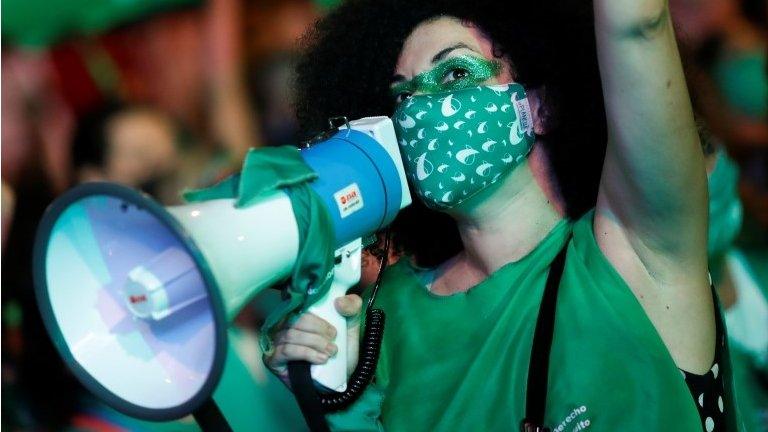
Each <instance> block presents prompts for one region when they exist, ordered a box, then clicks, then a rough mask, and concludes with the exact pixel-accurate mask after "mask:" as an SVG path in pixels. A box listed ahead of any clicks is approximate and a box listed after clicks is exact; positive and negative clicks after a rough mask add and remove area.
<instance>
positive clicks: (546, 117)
mask: <svg viewBox="0 0 768 432" xmlns="http://www.w3.org/2000/svg"><path fill="white" fill-rule="evenodd" d="M526 94H527V95H528V104H529V105H530V106H531V115H533V132H534V133H535V134H536V135H546V134H547V132H549V131H550V130H551V129H552V122H553V116H552V111H551V110H550V109H549V104H547V90H546V87H544V86H540V87H534V88H530V89H526Z"/></svg>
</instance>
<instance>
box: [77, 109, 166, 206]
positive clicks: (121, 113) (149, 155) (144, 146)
mask: <svg viewBox="0 0 768 432" xmlns="http://www.w3.org/2000/svg"><path fill="white" fill-rule="evenodd" d="M178 135H179V132H178V131H177V127H176V125H175V124H174V122H173V121H172V120H171V118H170V117H169V116H168V115H165V114H163V113H162V112H161V111H159V110H157V109H153V108H150V107H146V106H139V105H122V104H119V103H108V104H106V105H105V106H104V107H102V108H100V109H98V110H96V111H94V112H92V113H90V114H88V115H86V116H84V117H83V118H82V119H80V120H79V121H78V125H77V128H76V130H75V134H74V138H73V144H72V159H73V161H72V162H73V167H74V170H75V172H74V176H75V178H74V182H75V183H83V182H91V181H107V182H114V183H120V184H123V185H125V186H128V187H132V188H135V189H140V190H142V191H144V192H146V193H148V194H150V195H152V196H154V197H155V198H157V199H158V200H160V202H162V203H166V204H172V203H177V202H178V192H179V186H178V184H177V183H178V181H177V179H176V178H175V177H174V173H176V172H177V170H178V167H179V165H180V163H179V157H180V150H179V149H178V145H177V141H178V139H177V137H178Z"/></svg>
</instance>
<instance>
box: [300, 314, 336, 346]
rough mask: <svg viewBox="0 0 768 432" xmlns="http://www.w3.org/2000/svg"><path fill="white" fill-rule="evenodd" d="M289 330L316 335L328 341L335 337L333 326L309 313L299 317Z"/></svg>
mask: <svg viewBox="0 0 768 432" xmlns="http://www.w3.org/2000/svg"><path fill="white" fill-rule="evenodd" d="M291 328H293V329H296V330H301V331H305V332H308V333H314V334H318V335H320V336H324V337H326V338H328V339H329V340H333V339H334V338H335V337H336V328H335V327H334V326H332V325H331V324H330V323H329V322H328V321H326V320H324V319H322V318H320V317H318V316H317V315H313V314H311V313H305V314H302V315H301V316H299V318H298V319H297V320H296V321H295V322H294V323H293V324H291Z"/></svg>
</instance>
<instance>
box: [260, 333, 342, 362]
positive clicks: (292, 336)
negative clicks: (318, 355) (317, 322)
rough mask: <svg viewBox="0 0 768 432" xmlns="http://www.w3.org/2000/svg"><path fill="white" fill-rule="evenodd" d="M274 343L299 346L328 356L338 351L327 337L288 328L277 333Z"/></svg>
mask: <svg viewBox="0 0 768 432" xmlns="http://www.w3.org/2000/svg"><path fill="white" fill-rule="evenodd" d="M275 343H276V344H277V345H299V346H304V347H307V348H312V349H313V350H315V351H319V352H322V353H325V354H328V355H329V356H333V355H334V354H336V352H337V351H338V348H337V347H336V344H334V343H333V342H331V341H330V339H328V338H327V337H324V336H321V335H319V334H316V333H309V332H306V331H302V330H298V329H296V328H289V329H287V330H282V331H280V332H279V333H277V336H276V337H275Z"/></svg>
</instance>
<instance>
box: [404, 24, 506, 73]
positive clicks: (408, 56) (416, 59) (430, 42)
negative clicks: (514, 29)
mask: <svg viewBox="0 0 768 432" xmlns="http://www.w3.org/2000/svg"><path fill="white" fill-rule="evenodd" d="M457 44H464V45H466V46H467V47H468V48H462V50H466V49H470V50H472V51H475V52H477V53H479V54H481V55H482V56H484V57H485V58H492V57H493V43H492V42H491V40H490V39H489V38H488V37H487V36H486V35H485V34H483V32H482V31H481V30H480V29H479V28H478V27H477V26H475V25H474V24H472V23H469V22H466V21H461V20H459V19H458V18H454V17H439V18H434V19H431V20H428V21H425V22H423V23H421V24H419V25H418V26H416V28H415V29H414V30H413V32H411V34H410V35H409V36H408V38H407V39H406V40H405V43H404V44H403V49H402V51H401V52H400V57H399V58H398V61H397V65H396V66H395V74H396V75H402V76H404V77H406V78H410V77H413V76H414V75H416V74H418V73H419V72H422V71H424V70H426V69H429V68H430V67H431V65H432V59H433V57H434V56H435V55H436V54H438V53H439V52H440V51H442V50H444V49H446V48H448V47H452V46H456V45H457ZM457 51H459V50H457Z"/></svg>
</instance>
